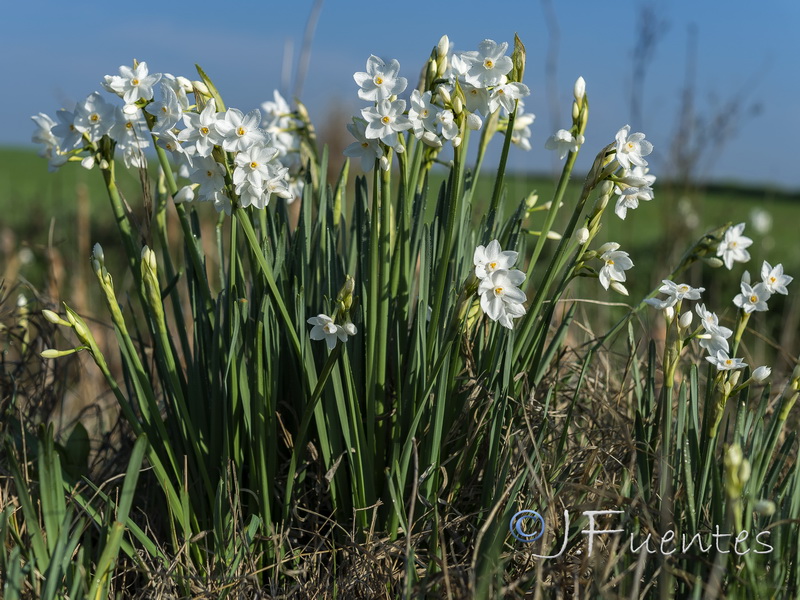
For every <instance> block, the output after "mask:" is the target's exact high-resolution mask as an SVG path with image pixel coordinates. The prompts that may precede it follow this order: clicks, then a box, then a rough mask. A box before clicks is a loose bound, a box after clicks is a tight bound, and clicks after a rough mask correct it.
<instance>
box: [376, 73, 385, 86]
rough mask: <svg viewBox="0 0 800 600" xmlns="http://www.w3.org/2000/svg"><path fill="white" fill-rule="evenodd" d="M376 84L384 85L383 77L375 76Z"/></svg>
mask: <svg viewBox="0 0 800 600" xmlns="http://www.w3.org/2000/svg"><path fill="white" fill-rule="evenodd" d="M375 85H383V77H381V76H380V75H376V76H375Z"/></svg>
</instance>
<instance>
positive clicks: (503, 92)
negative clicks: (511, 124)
mask: <svg viewBox="0 0 800 600" xmlns="http://www.w3.org/2000/svg"><path fill="white" fill-rule="evenodd" d="M530 93H531V91H530V89H529V88H528V86H527V85H525V84H524V83H516V82H514V83H504V84H502V85H496V86H495V87H494V88H493V89H492V94H491V96H489V112H490V113H493V112H494V111H496V110H497V109H498V108H500V107H501V106H502V107H503V109H504V110H505V111H506V113H508V114H510V113H512V112H514V101H515V100H519V99H520V98H524V97H525V96H530Z"/></svg>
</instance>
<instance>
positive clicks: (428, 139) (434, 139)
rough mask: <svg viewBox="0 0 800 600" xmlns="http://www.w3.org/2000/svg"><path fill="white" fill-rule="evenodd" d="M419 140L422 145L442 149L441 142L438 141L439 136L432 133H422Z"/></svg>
mask: <svg viewBox="0 0 800 600" xmlns="http://www.w3.org/2000/svg"><path fill="white" fill-rule="evenodd" d="M420 139H421V140H422V142H423V143H425V144H427V145H428V146H430V147H431V148H441V147H442V140H440V139H439V136H438V135H436V134H435V133H433V132H432V131H426V132H424V133H423V134H422V137H421V138H420Z"/></svg>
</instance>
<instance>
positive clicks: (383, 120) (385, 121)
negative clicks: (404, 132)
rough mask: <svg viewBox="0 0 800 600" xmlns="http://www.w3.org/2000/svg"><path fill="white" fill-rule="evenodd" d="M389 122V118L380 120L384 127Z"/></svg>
mask: <svg viewBox="0 0 800 600" xmlns="http://www.w3.org/2000/svg"><path fill="white" fill-rule="evenodd" d="M391 121H392V120H391V119H390V118H389V117H383V118H382V119H381V123H383V124H384V125H388V124H389V123H391Z"/></svg>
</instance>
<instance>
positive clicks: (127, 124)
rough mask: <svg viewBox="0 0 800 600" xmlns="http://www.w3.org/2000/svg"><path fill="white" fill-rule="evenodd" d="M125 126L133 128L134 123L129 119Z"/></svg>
mask: <svg viewBox="0 0 800 600" xmlns="http://www.w3.org/2000/svg"><path fill="white" fill-rule="evenodd" d="M125 128H126V129H133V123H131V122H130V121H128V122H127V123H125Z"/></svg>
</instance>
